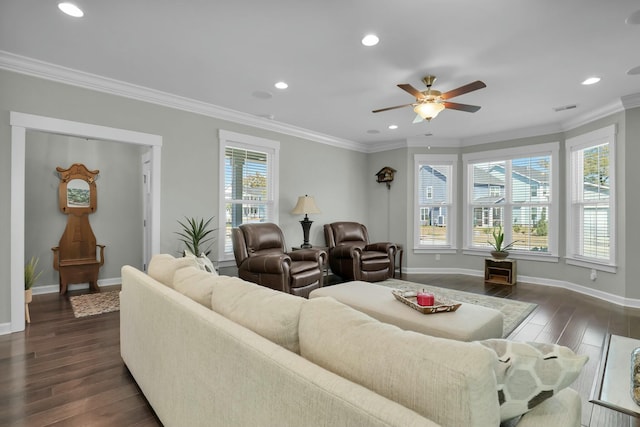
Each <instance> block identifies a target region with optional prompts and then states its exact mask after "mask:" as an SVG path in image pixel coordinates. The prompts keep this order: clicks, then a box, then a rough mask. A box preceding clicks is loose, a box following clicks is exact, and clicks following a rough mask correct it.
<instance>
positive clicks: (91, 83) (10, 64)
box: [0, 50, 370, 152]
mask: <svg viewBox="0 0 640 427" xmlns="http://www.w3.org/2000/svg"><path fill="white" fill-rule="evenodd" d="M0 68H2V69H5V70H8V71H13V72H16V73H20V74H26V75H29V76H33V77H38V78H41V79H45V80H51V81H54V82H57V83H64V84H68V85H72V86H77V87H81V88H84V89H90V90H95V91H98V92H103V93H107V94H111V95H116V96H122V97H125V98H130V99H135V100H138V101H143V102H148V103H151V104H156V105H161V106H164V107H169V108H175V109H178V110H182V111H188V112H190V113H196V114H201V115H203V116H207V117H213V118H216V119H220V120H226V121H229V122H233V123H238V124H242V125H247V126H252V127H255V128H258V129H263V130H267V131H272V132H278V133H281V134H285V135H289V136H294V137H297V138H302V139H307V140H310V141H314V142H319V143H321V144H326V145H331V146H334V147H338V148H345V149H347V150H353V151H360V152H368V151H369V149H370V147H369V146H368V145H367V144H363V143H359V142H355V141H350V140H346V139H342V138H336V137H334V136H331V135H326V134H323V133H319V132H314V131H311V130H308V129H304V128H301V127H297V126H292V125H288V124H286V123H281V122H277V121H274V120H269V119H266V118H264V117H258V116H253V115H251V114H246V113H242V112H240V111H236V110H232V109H229V108H224V107H220V106H217V105H214V104H209V103H206V102H201V101H197V100H194V99H190V98H186V97H182V96H178V95H173V94H170V93H167V92H162V91H158V90H154V89H150V88H147V87H143V86H138V85H134V84H131V83H126V82H123V81H119V80H115V79H110V78H107V77H102V76H99V75H96V74H91V73H86V72H84V71H78V70H74V69H72V68H67V67H62V66H60V65H55V64H51V63H48V62H44V61H39V60H37V59H33V58H28V57H26V56H20V55H15V54H13V53H10V52H6V51H2V50H0Z"/></svg>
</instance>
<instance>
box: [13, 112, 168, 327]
mask: <svg viewBox="0 0 640 427" xmlns="http://www.w3.org/2000/svg"><path fill="white" fill-rule="evenodd" d="M10 124H11V199H10V200H11V261H10V269H11V272H10V286H11V289H10V295H11V303H10V304H11V305H10V310H11V326H10V328H11V331H10V332H18V331H22V330H24V328H25V312H24V272H23V271H24V246H25V245H24V230H25V223H24V218H25V152H26V149H25V147H26V132H27V130H36V131H41V132H50V133H55V134H61V135H67V136H75V137H81V138H91V139H101V140H105V141H113V142H121V143H125V144H136V145H140V146H146V147H149V149H148V152H147V153H146V155H147V158H148V160H149V165H148V168H149V180H150V182H149V189H150V194H149V199H150V200H148V203H149V218H148V221H149V222H150V224H148V227H149V228H148V230H149V238H148V242H149V244H150V248H149V250H147V252H146V253H145V256H147V253H149V252H150V253H151V254H153V253H159V252H160V159H161V149H162V137H161V136H159V135H152V134H147V133H141V132H135V131H129V130H124V129H117V128H111V127H106V126H97V125H91V124H86V123H80V122H73V121H69V120H61V119H55V118H51V117H44V116H35V115H31V114H24V113H17V112H13V111H12V112H11V114H10ZM146 241H147V239H145V244H146V243H147V242H146Z"/></svg>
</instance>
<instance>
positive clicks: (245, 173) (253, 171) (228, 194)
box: [225, 147, 268, 200]
mask: <svg viewBox="0 0 640 427" xmlns="http://www.w3.org/2000/svg"><path fill="white" fill-rule="evenodd" d="M267 190H268V183H267V154H266V153H261V152H257V151H249V150H243V149H239V148H233V147H227V148H226V150H225V198H226V199H227V200H267V198H268V191H267Z"/></svg>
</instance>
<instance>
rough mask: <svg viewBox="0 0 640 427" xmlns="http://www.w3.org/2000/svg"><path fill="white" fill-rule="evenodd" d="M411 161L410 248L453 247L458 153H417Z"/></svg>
mask: <svg viewBox="0 0 640 427" xmlns="http://www.w3.org/2000/svg"><path fill="white" fill-rule="evenodd" d="M414 161H415V210H414V212H415V214H414V248H415V249H417V250H419V249H425V250H430V249H433V250H437V251H442V250H443V249H444V250H447V249H450V250H454V249H455V242H456V239H455V223H456V220H455V204H454V202H455V200H456V197H455V187H456V182H455V177H456V168H457V163H458V156H457V155H422V154H417V155H415V157H414Z"/></svg>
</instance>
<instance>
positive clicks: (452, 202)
mask: <svg viewBox="0 0 640 427" xmlns="http://www.w3.org/2000/svg"><path fill="white" fill-rule="evenodd" d="M459 159H460V158H459V156H458V154H414V155H413V192H412V193H413V226H412V230H413V249H414V250H424V249H427V250H437V251H446V250H454V251H455V250H456V249H457V242H458V237H457V236H458V234H457V231H458V230H457V226H456V224H458V220H457V218H458V211H459V209H458V162H459ZM420 165H429V166H431V165H435V166H437V165H443V166H450V167H451V175H450V176H448V177H447V179H448V180H449V182H448V183H447V191H448V193H449V204H448V205H446V206H447V209H448V211H449V212H448V215H447V224H446V226H447V241H448V244H447V245H420V232H419V231H418V227H419V224H420V211H419V206H420V195H419V194H418V187H419V186H420V182H419V181H420V174H419V169H420ZM428 204H429V205H433V203H428Z"/></svg>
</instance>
